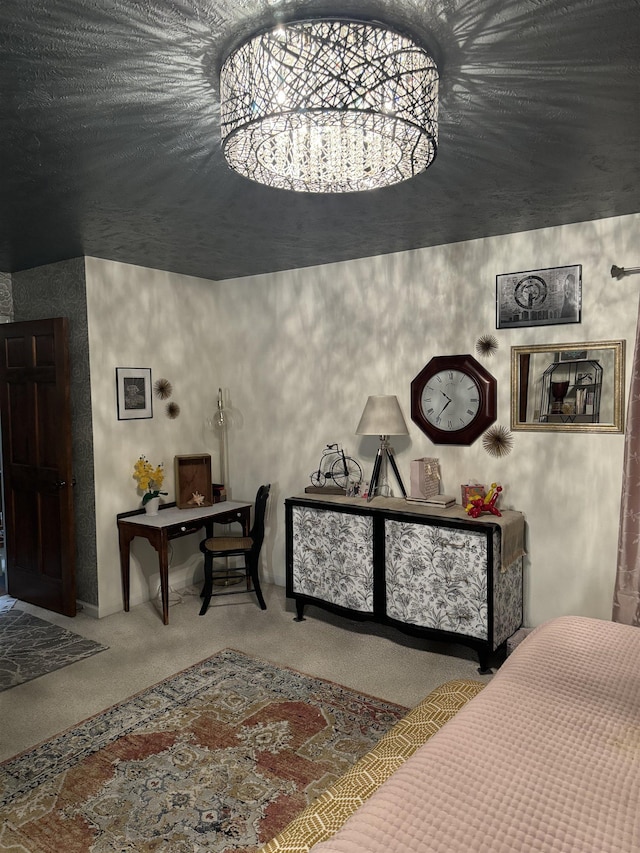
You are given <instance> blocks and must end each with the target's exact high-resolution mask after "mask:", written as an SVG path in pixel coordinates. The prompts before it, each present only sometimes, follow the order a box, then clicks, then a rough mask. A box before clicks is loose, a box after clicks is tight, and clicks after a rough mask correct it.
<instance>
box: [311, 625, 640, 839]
mask: <svg viewBox="0 0 640 853" xmlns="http://www.w3.org/2000/svg"><path fill="white" fill-rule="evenodd" d="M313 850H314V853H363V851H367V853H400V852H401V851H412V853H480V851H483V853H484V851H486V853H515V851H517V853H534V851H535V853H538V851H545V853H623V851H624V853H639V851H640V629H639V628H633V627H630V626H626V625H618V624H615V623H612V622H605V621H601V620H596V619H586V618H581V617H562V618H560V619H555V620H553V621H551V622H548V623H547V624H545V625H543V626H541V627H539V628H538V629H536V630H535V631H534V632H532V633H531V634H530V635H529V636H528V637H527V639H526V640H524V642H523V643H521V644H520V645H519V646H518V647H517V648H516V650H515V652H514V653H513V654H512V655H511V657H509V658H508V659H507V661H506V663H505V664H504V665H503V666H502V667H501V669H500V670H499V671H498V673H497V674H496V675H495V677H494V678H493V679H492V681H491V683H490V684H489V685H487V687H486V688H485V689H484V690H483V691H482V693H480V695H479V696H477V697H476V698H475V699H473V700H472V701H471V702H470V703H469V704H468V705H467V706H465V707H464V708H463V709H462V710H461V711H460V712H459V713H458V714H457V715H456V716H455V717H454V718H453V719H452V720H451V721H450V722H449V723H447V725H446V726H444V728H442V729H441V730H440V731H439V732H438V734H436V735H435V736H434V737H433V738H432V739H431V740H430V741H429V742H428V743H426V744H425V745H424V746H423V747H421V748H420V749H419V750H418V751H417V752H416V753H415V754H414V755H413V756H412V757H411V758H409V759H408V761H407V762H406V764H405V765H404V766H403V767H401V768H400V769H399V770H398V771H396V773H394V774H393V776H392V777H391V778H390V779H389V780H388V781H387V782H385V783H384V784H383V785H382V787H381V788H380V789H379V790H378V791H377V792H376V793H375V794H374V795H373V796H372V797H371V799H370V800H368V802H366V803H365V804H364V805H363V806H362V807H361V808H360V809H358V811H357V812H356V813H355V814H354V815H353V816H352V817H351V818H349V820H348V821H347V822H346V823H345V825H344V827H343V828H342V829H341V830H340V831H339V832H338V833H337V834H336V835H335V836H333V838H332V839H330V840H329V841H326V842H324V843H322V844H318V845H316V846H315V847H314V848H313Z"/></svg>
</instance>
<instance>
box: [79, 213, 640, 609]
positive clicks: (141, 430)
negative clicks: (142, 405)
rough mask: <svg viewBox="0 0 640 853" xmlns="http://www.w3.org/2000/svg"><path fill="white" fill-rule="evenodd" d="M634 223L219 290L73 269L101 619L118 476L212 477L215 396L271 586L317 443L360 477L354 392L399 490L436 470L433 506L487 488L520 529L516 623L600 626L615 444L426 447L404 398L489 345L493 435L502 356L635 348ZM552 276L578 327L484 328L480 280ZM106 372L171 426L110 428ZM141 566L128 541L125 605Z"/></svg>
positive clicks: (368, 459)
mask: <svg viewBox="0 0 640 853" xmlns="http://www.w3.org/2000/svg"><path fill="white" fill-rule="evenodd" d="M639 225H640V216H638V215H634V216H629V217H620V218H617V219H608V220H599V221H596V222H585V223H581V224H576V225H570V226H563V227H560V228H549V229H544V230H541V231H531V232H526V233H520V234H511V235H508V236H505V237H494V238H486V239H482V240H476V241H471V242H467V243H458V244H450V245H447V246H439V247H434V248H430V249H421V250H416V251H411V252H404V253H398V254H394V255H384V256H378V257H374V258H368V259H363V260H359V261H350V262H345V263H340V264H333V265H326V266H319V267H313V268H310V269H303V270H293V271H289V272H282V273H275V274H271V275H264V276H256V277H253V278H243V279H236V280H230V281H225V282H217V283H215V282H206V281H203V280H199V279H193V278H189V277H187V276H181V275H176V274H171V273H165V272H160V271H158V270H150V269H145V268H142V267H131V266H127V265H124V264H116V263H113V262H109V261H98V260H96V259H91V258H87V259H86V268H87V293H88V308H89V329H90V335H89V337H90V342H91V380H92V395H93V419H94V434H95V439H96V445H95V447H96V450H95V455H96V482H97V484H98V488H97V505H96V508H97V516H98V519H97V524H98V529H97V536H98V542H99V566H100V572H99V575H100V579H99V580H100V611H101V614H102V613H107V612H111V611H113V610H116V609H119V608H120V607H121V598H120V578H119V567H118V557H117V537H116V536H115V528H114V516H115V513H116V512H119V511H121V510H122V509H123V508H125V509H126V508H132V507H133V506H135V505H136V502H137V501H138V500H139V497H137V496H136V494H135V489H134V486H135V484H134V483H133V482H132V480H131V471H130V469H131V465H132V462H133V461H134V460H135V458H136V457H137V456H138V455H139V454H140V453H147V454H148V455H149V456H150V458H152V460H154V461H155V460H157V459H159V458H162V459H163V460H164V461H165V462H167V461H169V460H170V459H171V458H172V456H173V455H174V454H175V453H192V452H202V451H205V450H207V451H209V452H211V453H212V455H213V458H214V465H215V462H216V454H217V445H216V442H215V438H214V437H213V436H212V434H211V433H209V432H207V431H206V429H205V428H204V426H203V424H204V420H205V419H206V417H207V415H209V414H210V413H211V411H212V410H213V407H214V405H215V394H216V391H217V387H218V386H222V387H223V388H225V389H226V393H227V395H228V398H229V401H230V404H231V408H232V414H233V419H232V425H231V428H230V431H229V437H228V446H229V457H230V458H229V470H230V478H231V480H230V485H231V491H232V495H233V497H234V498H238V499H252V498H253V497H254V495H255V491H256V488H257V486H258V485H259V484H260V483H261V482H271V483H272V491H271V498H270V505H269V511H268V518H267V535H266V539H265V545H264V550H263V563H264V568H263V571H264V574H265V577H266V578H267V579H269V580H273V581H275V582H276V583H279V584H283V583H284V577H285V562H284V556H285V555H284V507H283V502H284V499H285V498H286V497H287V496H288V495H292V494H299V493H301V492H302V491H303V490H304V487H305V486H306V485H307V484H308V482H309V479H308V477H309V473H310V472H311V471H312V470H313V469H314V468H315V467H316V466H317V463H318V459H319V456H320V452H321V450H322V448H323V446H324V445H325V444H327V443H329V442H334V441H338V442H341V443H343V444H344V446H345V447H346V448H347V449H348V450H349V451H350V452H351V453H352V454H353V455H355V456H356V457H358V458H359V459H360V460H361V462H362V463H363V466H364V467H365V470H366V471H367V473H368V474H369V473H370V471H371V468H372V463H373V458H374V455H375V451H376V448H377V443H378V442H377V440H376V439H375V437H359V436H356V435H355V429H356V426H357V423H358V420H359V418H360V415H361V413H362V409H363V407H364V404H365V401H366V398H367V396H368V395H369V394H397V395H398V398H399V401H400V404H401V406H402V409H403V411H404V413H405V417H406V419H407V422H408V425H409V430H410V435H409V436H407V437H399V438H396V439H394V442H393V443H394V446H395V450H396V454H397V459H398V464H399V467H400V471H401V473H402V475H403V477H404V480H405V483H407V482H408V479H409V463H410V461H411V460H412V459H415V458H418V457H421V456H436V457H438V458H439V459H440V462H441V468H442V475H443V490H444V491H446V492H450V493H452V494H455V495H458V494H459V487H460V483H463V482H469V481H470V480H476V481H480V482H484V483H491V482H492V481H494V480H497V481H498V482H500V483H501V484H502V485H503V486H504V493H503V497H502V505H503V506H505V507H511V508H515V509H519V510H522V511H523V512H524V513H525V516H526V520H527V551H528V556H527V558H526V566H525V619H526V622H527V624H530V625H531V624H539V623H540V622H542V621H544V620H545V619H548V618H551V617H553V616H555V615H558V614H562V613H575V614H584V615H589V616H596V617H601V618H609V616H610V613H611V600H612V593H613V584H614V578H615V563H616V549H617V531H618V513H619V501H620V484H621V470H622V454H623V443H624V442H623V436H622V435H591V434H585V433H577V434H573V435H571V434H566V433H534V432H518V433H515V434H514V437H515V444H514V448H513V451H512V453H511V454H510V455H509V456H507V457H505V458H504V459H500V460H496V459H494V458H493V457H491V456H489V455H488V454H487V453H486V452H485V451H484V450H483V447H482V442H481V441H477V442H476V443H475V444H473V445H472V446H471V447H445V446H441V445H439V446H437V445H433V444H432V443H431V442H430V441H429V440H428V439H427V437H426V436H425V435H424V434H423V433H422V432H421V431H420V430H419V429H418V428H417V427H416V426H415V425H414V424H413V423H412V422H411V420H410V399H409V387H410V383H411V380H412V378H413V377H414V376H415V375H416V374H417V373H418V372H419V371H420V369H421V368H422V367H423V366H424V364H426V362H427V361H429V359H430V358H431V357H432V356H434V355H440V354H444V353H465V352H472V353H473V352H474V347H475V342H476V340H477V339H478V337H479V336H480V335H482V334H485V333H492V334H495V335H496V337H497V338H498V342H499V349H498V352H497V353H496V355H495V356H494V357H493V359H491V360H487V361H485V362H483V363H485V364H486V366H487V367H488V369H489V370H490V371H491V372H492V373H493V374H494V375H495V376H496V379H497V382H498V422H499V423H502V424H504V425H505V426H509V423H510V396H511V394H510V387H511V386H510V348H511V346H515V345H526V344H537V343H553V342H555V343H565V342H576V343H578V342H582V341H595V340H607V339H620V338H621V339H624V340H626V341H627V342H628V344H629V347H631V346H632V341H633V339H634V335H635V325H636V315H637V306H638V284H637V281H635V280H634V278H633V277H629V278H626V279H623V280H622V281H620V282H616V281H614V280H612V279H611V276H610V274H609V269H610V267H611V264H612V263H617V264H619V265H621V266H625V265H627V266H632V265H634V263H635V262H636V259H637V248H636V243H637V240H636V238H637V231H638V226H639ZM568 263H569V264H574V263H580V264H582V266H583V290H584V304H583V321H582V323H581V324H573V325H565V326H560V325H558V326H547V327H537V328H536V327H531V328H525V329H509V330H496V328H495V276H496V274H498V273H505V272H515V271H518V270H530V269H536V268H542V267H549V266H560V265H565V264H568ZM629 347H628V348H627V363H629V360H630V358H631V353H630V352H629ZM118 364H120V365H122V366H149V367H151V368H152V370H153V375H154V377H158V376H163V375H166V376H167V378H169V379H171V380H172V381H173V382H174V385H175V387H176V391H175V399H176V401H177V402H179V403H181V404H182V406H183V408H182V414H181V416H180V418H178V419H177V420H176V421H169V420H168V419H166V418H165V417H164V416H162V415H161V413H159V412H158V411H157V410H156V412H154V418H153V419H152V420H151V421H127V422H118V421H117V419H116V416H115V385H114V378H113V377H114V368H115V366H117V365H118ZM628 379H629V376H628V371H627V376H626V385H628ZM625 400H626V394H625ZM154 405H156V404H155V403H154ZM391 484H392V486H393V480H392V482H391ZM168 486H169V491H170V492H171V493H172V492H173V481H172V477H171V476H170V477H169V478H168ZM170 497H171V495H170ZM189 539H191V537H189ZM185 547H186V546H185ZM190 547H191V548H192V551H193V550H194V547H195V551H196V552H197V544H196V543H195V542H194V543H192V545H191V546H190ZM189 559H190V557H189V553H188V548H186V550H185V551H183V552H182V553H179V552H178V551H176V553H175V554H174V559H173V562H172V565H173V566H175V567H177V566H179V565H180V564H181V560H184V561H188V560H189ZM154 566H157V559H156V555H155V552H153V551H152V550H151V549H150V548H149V546H148V545H147V543H146V542H139V543H135V544H134V560H133V561H132V575H133V577H132V595H133V594H134V593H135V594H136V595H138V596H140V595H144V592H145V589H144V587H145V581H146V580H148V579H149V577H150V575H151V572H152V571H153V570H154Z"/></svg>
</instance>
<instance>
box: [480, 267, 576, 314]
mask: <svg viewBox="0 0 640 853" xmlns="http://www.w3.org/2000/svg"><path fill="white" fill-rule="evenodd" d="M581 320H582V265H581V264H574V265H573V266H567V267H550V268H548V269H543V270H526V271H524V272H514V273H504V274H502V275H497V276H496V328H497V329H515V328H522V327H524V326H554V325H562V324H565V323H580V321H581Z"/></svg>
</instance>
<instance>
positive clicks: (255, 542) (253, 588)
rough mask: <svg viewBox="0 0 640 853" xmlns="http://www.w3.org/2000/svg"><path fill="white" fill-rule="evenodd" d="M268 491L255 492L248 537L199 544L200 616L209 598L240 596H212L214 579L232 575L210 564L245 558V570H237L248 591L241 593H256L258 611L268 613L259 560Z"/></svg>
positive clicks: (259, 490) (213, 538)
mask: <svg viewBox="0 0 640 853" xmlns="http://www.w3.org/2000/svg"><path fill="white" fill-rule="evenodd" d="M270 489H271V484H267V485H266V486H260V488H259V489H258V493H257V495H256V502H255V506H254V511H253V526H252V528H251V530H250V531H249V535H248V536H212V537H211V538H210V539H204V540H203V541H202V542H201V543H200V550H201V551H202V553H203V554H204V587H203V588H202V599H203V601H202V607H201V608H200V616H204V614H205V613H206V612H207V608H208V607H209V602H210V601H211V597H212V595H233V594H237V593H238V592H239V590H230V591H226V592H216V593H214V592H213V583H214V575H219V576H223V577H228V575H229V574H230V571H232V570H229V569H228V568H226V567H225V568H223V569H214V567H213V561H214V559H215V558H216V557H244V566H239V567H238V568H239V569H241V570H242V569H243V568H244V574H245V577H246V581H247V588H246V590H242V592H255V594H256V596H257V598H258V603H259V605H260V608H261V609H262V610H266V609H267V605H266V604H265V603H264V598H263V596H262V590H261V589H260V578H259V577H258V559H259V557H260V549H261V548H262V542H263V540H264V517H265V513H266V509H267V500H268V498H269V490H270ZM233 571H235V569H234V570H233ZM236 574H237V572H236Z"/></svg>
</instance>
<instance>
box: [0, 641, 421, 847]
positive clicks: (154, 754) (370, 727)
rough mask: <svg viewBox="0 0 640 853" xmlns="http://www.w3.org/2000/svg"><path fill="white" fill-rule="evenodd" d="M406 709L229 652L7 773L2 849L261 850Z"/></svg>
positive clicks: (0, 772)
mask: <svg viewBox="0 0 640 853" xmlns="http://www.w3.org/2000/svg"><path fill="white" fill-rule="evenodd" d="M405 711H406V709H405V708H402V707H401V706H398V705H394V704H390V703H388V702H384V701H382V700H379V699H374V698H372V697H370V696H365V695H362V694H359V693H356V692H354V691H352V690H349V689H348V688H345V687H341V686H340V685H337V684H333V683H331V682H328V681H323V680H321V679H318V678H312V677H310V676H307V675H303V674H301V673H299V672H296V671H294V670H291V669H287V668H283V667H278V666H276V665H274V664H271V663H268V662H265V661H260V660H257V659H254V658H251V657H249V656H247V655H244V654H242V653H241V652H236V651H234V650H230V649H225V650H224V651H222V652H220V653H219V654H217V655H215V656H213V657H212V658H209V659H208V660H206V661H203V662H201V663H200V664H197V665H195V666H193V667H190V668H189V669H187V670H185V671H184V672H181V673H179V674H178V675H175V676H174V677H172V678H170V679H168V680H166V681H164V682H162V683H161V684H159V685H156V686H155V687H152V688H150V689H148V690H145V691H143V692H142V693H140V694H138V695H137V696H135V697H132V698H131V699H129V700H127V701H125V702H123V703H121V704H119V705H116V706H114V707H113V708H110V709H109V710H107V711H104V712H103V713H101V714H99V715H98V716H96V717H93V718H92V719H89V720H87V721H86V722H85V723H82V724H81V725H79V726H77V727H75V728H73V729H71V730H69V731H68V732H65V733H63V734H61V735H59V736H58V737H56V738H54V739H52V740H51V741H48V742H47V743H45V744H41V745H40V746H38V747H36V748H34V749H32V750H29V751H28V752H26V753H24V754H23V755H22V756H18V757H17V758H13V759H10V760H9V761H7V762H5V763H4V764H3V765H1V766H0V819H1V821H2V830H1V834H0V851H1V850H20V851H22V853H45V851H46V853H52V851H60V853H63V851H64V853H81V851H82V853H84V851H89V850H92V851H100V853H107V851H124V850H127V851H136V853H152V851H154V853H158V852H159V851H162V853H186V852H187V851H190V852H191V851H196V850H207V851H209V853H216V851H217V852H218V853H221V851H227V850H237V851H239V850H242V851H245V853H247V851H252V850H255V849H256V847H258V846H259V845H260V844H262V843H263V842H266V841H268V840H269V839H270V838H271V837H272V836H273V835H275V834H276V833H277V832H279V831H280V830H281V829H282V828H283V827H284V826H285V825H286V824H287V823H288V822H289V821H290V820H291V818H292V817H293V816H294V815H296V814H297V813H298V812H299V811H300V810H301V809H302V808H304V806H306V805H307V803H308V802H310V801H311V800H312V799H313V798H314V797H315V796H316V795H317V794H318V793H319V792H320V791H322V790H324V789H325V788H327V787H328V786H329V785H330V784H332V783H333V782H334V781H335V780H336V778H337V777H339V776H340V775H341V774H342V773H343V772H344V771H345V770H346V769H347V768H348V767H350V766H351V765H352V764H353V763H354V761H356V760H357V759H358V758H359V757H360V756H361V755H363V754H364V753H366V752H367V751H368V750H369V749H371V747H372V746H373V745H374V744H375V743H376V742H377V740H378V739H379V738H380V737H381V736H382V735H383V734H384V733H385V732H386V731H388V730H389V729H390V728H391V727H392V726H393V725H394V724H395V723H396V722H397V720H398V719H400V718H401V717H402V716H403V715H404V713H405Z"/></svg>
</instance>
